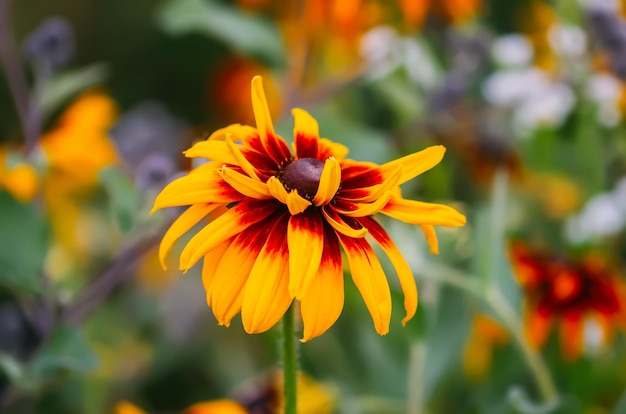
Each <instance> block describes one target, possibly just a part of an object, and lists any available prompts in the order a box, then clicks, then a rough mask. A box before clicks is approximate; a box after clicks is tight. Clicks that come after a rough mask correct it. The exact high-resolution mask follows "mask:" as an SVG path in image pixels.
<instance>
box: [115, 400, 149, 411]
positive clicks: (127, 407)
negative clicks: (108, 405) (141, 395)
mask: <svg viewBox="0 0 626 414" xmlns="http://www.w3.org/2000/svg"><path fill="white" fill-rule="evenodd" d="M111 414H147V413H146V412H145V411H144V410H142V409H141V408H139V407H137V406H136V405H135V404H133V403H131V402H128V401H120V402H118V403H117V404H115V407H113V410H112V411H111Z"/></svg>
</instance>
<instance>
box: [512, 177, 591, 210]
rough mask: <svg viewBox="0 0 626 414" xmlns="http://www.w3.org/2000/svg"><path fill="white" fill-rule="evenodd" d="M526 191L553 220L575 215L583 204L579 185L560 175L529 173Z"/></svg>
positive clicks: (525, 184)
mask: <svg viewBox="0 0 626 414" xmlns="http://www.w3.org/2000/svg"><path fill="white" fill-rule="evenodd" d="M524 190H526V192H527V193H528V194H529V195H530V196H531V197H533V198H534V199H536V200H537V201H538V202H539V203H540V204H541V206H542V207H543V209H544V211H545V213H546V215H547V216H548V217H550V218H553V219H562V218H565V217H567V216H569V215H570V214H573V213H574V212H576V211H577V210H578V208H579V207H580V204H581V202H582V196H581V194H580V188H579V187H578V185H576V183H575V182H574V181H573V180H572V179H571V178H569V177H567V176H565V175H562V174H558V173H535V174H531V173H529V174H527V175H526V181H525V182H524Z"/></svg>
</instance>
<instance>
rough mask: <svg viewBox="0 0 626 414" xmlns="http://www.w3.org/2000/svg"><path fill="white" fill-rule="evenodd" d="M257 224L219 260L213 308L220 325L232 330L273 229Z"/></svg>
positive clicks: (215, 273) (215, 274)
mask: <svg viewBox="0 0 626 414" xmlns="http://www.w3.org/2000/svg"><path fill="white" fill-rule="evenodd" d="M270 226H271V224H269V225H265V223H263V222H262V223H257V224H255V225H254V226H251V227H249V228H248V229H247V230H244V232H242V233H241V234H239V235H238V236H237V237H235V238H234V239H233V241H232V243H230V245H229V247H228V249H226V250H225V251H224V252H223V253H222V255H221V256H220V258H219V263H218V265H217V267H216V270H215V272H214V276H213V279H212V282H211V292H210V293H209V292H207V294H208V295H209V294H210V297H211V299H210V300H211V308H212V309H213V314H214V315H215V318H216V319H217V321H218V323H219V324H220V325H224V326H229V325H230V321H231V320H232V319H233V318H234V317H235V315H237V314H238V313H239V312H240V311H241V303H242V300H243V290H244V285H245V283H246V281H247V280H248V276H249V275H250V270H251V269H252V266H253V265H254V262H255V261H256V258H257V256H258V255H259V252H260V250H261V248H262V247H263V244H264V243H265V240H266V239H267V236H268V234H269V230H270V229H271V227H270Z"/></svg>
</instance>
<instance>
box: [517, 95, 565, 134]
mask: <svg viewBox="0 0 626 414" xmlns="http://www.w3.org/2000/svg"><path fill="white" fill-rule="evenodd" d="M575 103H576V98H575V96H574V92H572V89H571V88H570V87H569V86H568V85H565V84H563V83H552V84H548V85H547V86H546V87H545V88H544V89H542V90H541V91H540V93H535V94H533V95H531V96H529V98H528V99H526V100H524V101H523V102H522V103H521V104H520V105H519V106H518V107H517V108H516V110H515V112H514V115H513V119H514V122H515V126H516V127H518V128H520V131H521V132H522V133H527V132H530V131H532V130H533V129H534V128H536V127H538V126H557V125H561V124H562V123H563V121H565V118H566V117H567V115H568V114H569V113H570V111H571V110H572V108H573V107H574V104H575Z"/></svg>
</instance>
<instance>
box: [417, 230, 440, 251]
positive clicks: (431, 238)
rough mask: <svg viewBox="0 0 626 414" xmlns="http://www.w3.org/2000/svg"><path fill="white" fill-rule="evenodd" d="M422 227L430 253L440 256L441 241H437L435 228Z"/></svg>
mask: <svg viewBox="0 0 626 414" xmlns="http://www.w3.org/2000/svg"><path fill="white" fill-rule="evenodd" d="M420 227H421V228H422V231H423V232H424V236H425V237H426V243H428V247H429V248H430V253H431V254H439V241H438V240H437V233H436V232H435V227H434V226H432V225H430V224H421V225H420Z"/></svg>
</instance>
